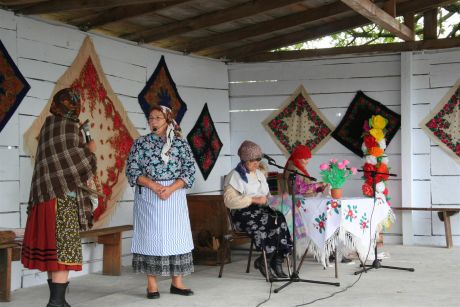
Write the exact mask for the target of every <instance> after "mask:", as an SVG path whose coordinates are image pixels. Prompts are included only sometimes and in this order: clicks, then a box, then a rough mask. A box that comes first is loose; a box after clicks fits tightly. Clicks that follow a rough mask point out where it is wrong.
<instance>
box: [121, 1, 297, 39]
mask: <svg viewBox="0 0 460 307" xmlns="http://www.w3.org/2000/svg"><path fill="white" fill-rule="evenodd" d="M298 2H301V1H299V0H254V1H250V2H247V3H244V4H240V5H237V6H233V7H231V8H229V9H224V10H220V11H217V12H211V13H208V14H204V15H200V16H197V17H194V18H189V19H186V20H182V21H178V22H174V23H170V24H166V25H164V26H160V27H156V28H153V29H149V30H145V31H142V32H136V33H131V34H127V35H124V36H123V38H126V39H129V40H134V41H137V40H142V41H144V42H146V43H147V42H153V41H158V40H161V39H164V38H168V37H171V36H175V35H179V34H182V33H187V32H191V31H195V30H198V29H202V28H207V27H211V26H214V25H218V24H222V23H225V22H229V21H233V20H237V19H240V18H244V17H248V16H252V15H255V14H260V13H262V12H265V11H269V10H273V9H276V8H280V7H283V6H287V5H291V4H294V3H298Z"/></svg>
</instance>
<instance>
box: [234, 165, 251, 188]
mask: <svg viewBox="0 0 460 307" xmlns="http://www.w3.org/2000/svg"><path fill="white" fill-rule="evenodd" d="M235 171H237V173H238V174H240V176H241V179H243V181H244V182H246V183H248V176H247V175H246V174H247V173H249V172H248V170H247V169H246V167H245V166H244V161H240V163H238V165H237V166H236V167H235Z"/></svg>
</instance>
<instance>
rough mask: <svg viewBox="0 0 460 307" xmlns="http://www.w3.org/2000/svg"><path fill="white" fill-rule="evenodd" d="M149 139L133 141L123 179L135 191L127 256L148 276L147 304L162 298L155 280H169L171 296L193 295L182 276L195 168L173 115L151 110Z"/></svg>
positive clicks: (188, 264) (188, 266)
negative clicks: (189, 193)
mask: <svg viewBox="0 0 460 307" xmlns="http://www.w3.org/2000/svg"><path fill="white" fill-rule="evenodd" d="M148 120H149V126H150V129H151V131H152V133H150V134H148V135H145V136H141V137H140V138H139V139H137V140H136V141H135V143H134V144H133V146H132V148H131V152H130V154H129V157H128V163H127V168H126V176H127V177H128V181H129V183H130V185H131V186H136V189H135V198H134V210H133V211H134V234H133V241H132V247H131V252H132V253H133V268H134V271H135V272H138V273H139V272H140V273H145V274H147V298H149V299H156V298H159V297H160V293H159V291H158V286H157V281H156V276H172V282H171V288H170V292H171V293H172V294H179V295H193V291H192V290H190V289H188V288H186V287H185V286H184V283H183V280H182V276H184V275H188V274H190V273H192V272H193V259H192V250H193V240H192V232H191V228H190V219H189V215H188V208H187V199H186V189H187V188H190V187H191V186H192V184H193V182H194V180H195V165H194V162H193V158H192V152H191V150H190V147H189V145H188V143H187V141H186V140H184V139H183V138H182V137H181V136H180V129H179V127H178V126H177V124H176V123H175V121H174V118H173V114H172V112H171V110H170V109H169V108H167V107H163V106H154V107H153V108H152V109H151V111H150V113H149V118H148Z"/></svg>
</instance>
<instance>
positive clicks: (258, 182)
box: [224, 141, 292, 278]
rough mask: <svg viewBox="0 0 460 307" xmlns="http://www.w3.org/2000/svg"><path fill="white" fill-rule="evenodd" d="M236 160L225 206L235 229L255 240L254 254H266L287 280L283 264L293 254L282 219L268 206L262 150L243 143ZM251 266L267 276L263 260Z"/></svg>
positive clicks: (226, 186) (268, 192)
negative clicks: (236, 163)
mask: <svg viewBox="0 0 460 307" xmlns="http://www.w3.org/2000/svg"><path fill="white" fill-rule="evenodd" d="M238 156H239V157H240V160H241V161H240V163H238V165H237V167H236V168H235V169H234V170H232V171H231V172H230V173H229V174H228V175H227V177H226V178H225V183H224V202H225V205H226V206H227V207H228V208H229V209H231V216H232V222H233V224H234V225H235V227H236V228H237V229H238V230H240V231H243V232H246V233H247V234H249V235H250V236H251V237H252V238H253V239H254V243H255V246H256V248H257V250H262V249H263V250H265V252H266V254H267V258H268V259H270V267H271V268H272V269H273V271H274V273H275V274H276V276H277V277H280V278H283V277H287V275H286V274H285V273H284V272H283V267H282V264H283V262H284V259H285V257H286V256H287V255H288V254H290V253H291V251H292V241H291V236H290V234H289V230H288V227H287V224H286V220H285V218H284V215H283V214H282V213H281V212H277V211H274V210H272V209H271V208H270V207H268V206H267V201H268V197H269V196H270V191H269V189H268V184H267V179H266V178H265V176H264V175H263V173H262V172H261V171H260V170H259V169H258V167H259V163H260V160H261V159H262V150H261V148H260V147H259V145H257V144H256V143H254V142H251V141H244V142H243V143H242V144H241V145H240V148H239V149H238ZM254 266H255V268H256V269H259V270H260V272H261V273H262V275H264V276H267V272H266V271H265V266H264V265H263V257H262V256H260V257H259V258H257V259H256V260H255V261H254ZM268 275H269V276H270V275H271V274H270V272H268Z"/></svg>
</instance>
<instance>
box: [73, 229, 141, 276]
mask: <svg viewBox="0 0 460 307" xmlns="http://www.w3.org/2000/svg"><path fill="white" fill-rule="evenodd" d="M129 230H133V225H122V226H114V227H107V228H100V229H91V230H88V231H82V232H80V237H81V238H96V242H97V243H99V244H103V245H104V251H103V257H102V274H104V275H111V276H119V275H120V274H121V233H122V232H124V231H129Z"/></svg>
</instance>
